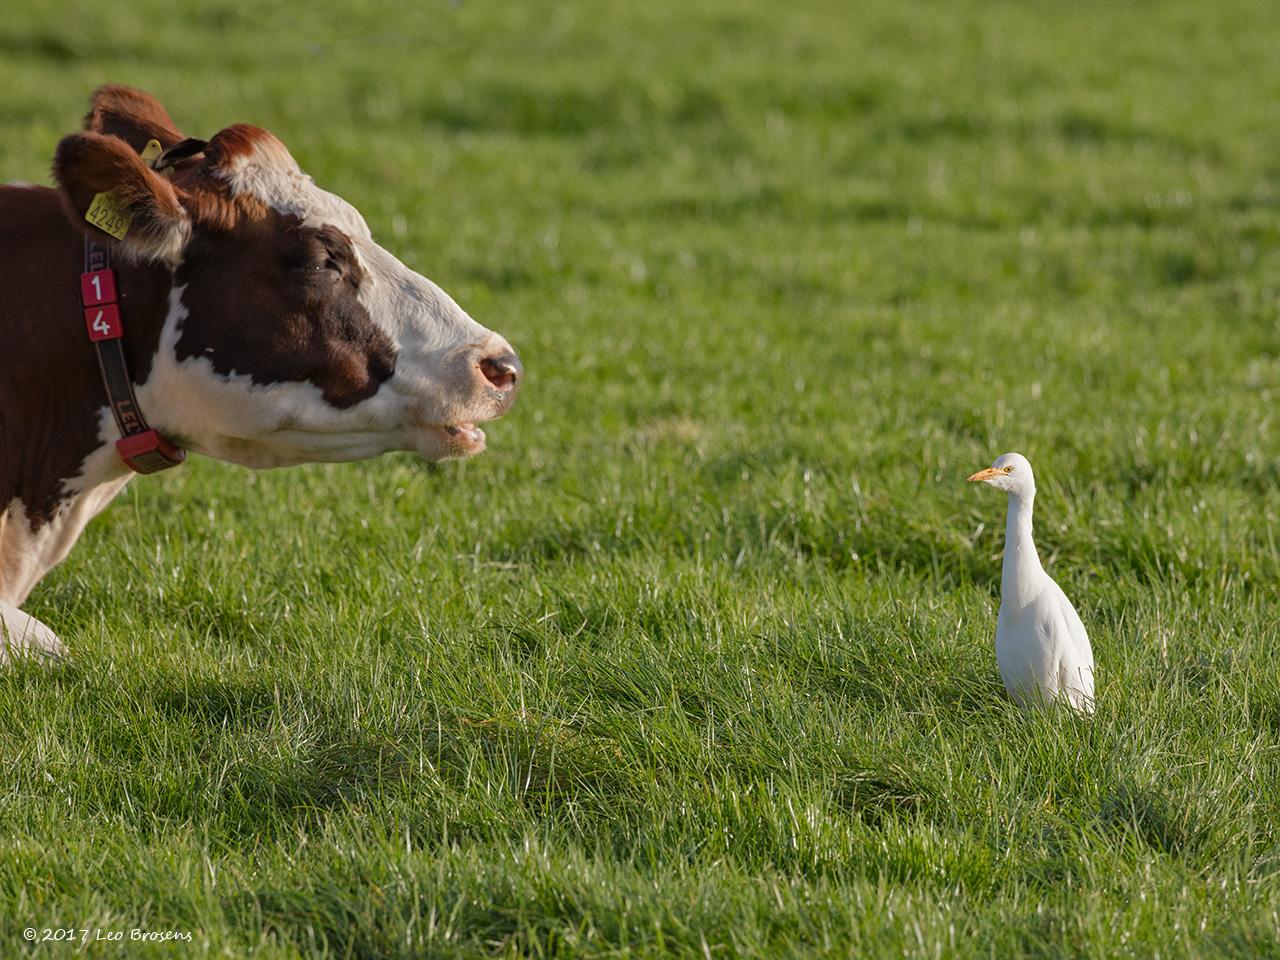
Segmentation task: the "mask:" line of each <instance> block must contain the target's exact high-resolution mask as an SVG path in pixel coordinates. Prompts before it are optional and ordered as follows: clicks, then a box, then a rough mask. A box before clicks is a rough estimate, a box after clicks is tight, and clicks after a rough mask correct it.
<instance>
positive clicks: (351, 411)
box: [0, 85, 523, 663]
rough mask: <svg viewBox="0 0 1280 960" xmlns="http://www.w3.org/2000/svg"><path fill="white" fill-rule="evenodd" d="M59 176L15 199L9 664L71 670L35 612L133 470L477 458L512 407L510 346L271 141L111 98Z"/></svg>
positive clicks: (0, 316) (5, 487) (144, 102)
mask: <svg viewBox="0 0 1280 960" xmlns="http://www.w3.org/2000/svg"><path fill="white" fill-rule="evenodd" d="M53 179H54V181H55V182H56V187H52V188H51V187H43V186H32V185H23V184H11V185H7V186H3V187H0V291H3V309H2V312H0V333H2V334H3V344H2V345H0V351H2V352H3V359H2V360H0V510H3V513H2V514H0V662H6V663H7V662H9V661H10V660H11V659H12V658H14V657H17V656H29V657H34V658H37V659H42V660H43V659H49V658H52V659H56V658H58V657H60V656H62V655H63V646H62V643H61V642H60V641H59V639H58V637H57V636H56V635H55V633H54V632H53V630H51V629H50V628H49V627H48V626H46V625H45V624H44V623H42V622H40V621H39V620H37V619H36V618H34V617H32V616H30V615H29V614H27V613H25V612H24V611H23V610H21V609H20V607H21V605H22V603H23V602H24V601H25V600H26V598H27V596H28V595H29V594H30V592H31V590H32V588H34V587H35V585H36V584H37V583H39V581H40V579H41V578H42V577H43V576H44V575H45V574H46V573H48V571H49V570H50V569H51V568H52V567H54V566H55V565H56V564H58V563H60V562H61V561H62V560H63V559H64V558H65V557H66V556H67V554H68V552H69V551H70V550H71V547H72V546H73V545H74V544H75V542H76V539H77V538H78V537H79V536H80V533H81V532H82V531H83V530H84V527H85V525H86V524H87V523H88V522H89V520H91V519H92V518H93V517H94V515H95V514H97V513H98V512H99V511H100V510H102V509H103V508H104V507H106V506H107V504H108V503H110V502H111V500H112V498H113V497H115V495H116V494H118V493H119V492H120V491H121V489H122V488H123V487H124V485H125V484H126V483H127V482H128V481H129V479H130V478H131V477H132V475H133V474H134V473H135V472H152V471H154V470H155V469H158V468H163V467H167V466H172V465H176V464H178V463H180V462H181V460H182V459H183V457H184V455H185V450H191V451H194V452H196V453H200V454H204V455H206V456H210V457H214V458H216V459H219V460H225V461H230V462H232V463H237V464H242V465H244V466H248V467H253V468H266V467H276V466H285V465H289V464H297V463H307V462H318V461H344V460H356V459H363V458H367V457H374V456H377V455H379V454H381V453H384V452H387V451H391V450H413V451H416V452H417V453H418V454H419V455H421V456H422V457H424V458H425V459H427V460H429V461H437V460H445V459H450V458H459V457H468V456H471V455H473V454H476V453H478V452H480V451H481V450H483V449H484V446H485V435H484V432H483V430H481V428H480V426H479V425H480V424H481V423H484V422H486V421H490V420H493V419H495V418H497V417H500V416H502V415H503V414H504V413H506V412H507V410H508V409H509V408H510V406H511V404H512V401H513V400H514V398H515V396H516V393H517V388H518V386H519V382H520V380H521V378H522V376H523V369H522V367H521V365H520V361H519V360H518V359H517V357H516V354H515V352H514V351H513V350H512V348H511V345H510V344H509V343H508V342H507V341H506V340H505V339H504V338H503V337H502V336H500V335H499V334H497V333H494V332H493V331H491V330H488V329H486V328H485V327H483V326H481V325H480V324H479V323H477V322H476V321H475V320H473V319H472V318H471V317H470V316H468V315H467V313H466V312H465V311H464V310H463V309H462V308H461V307H459V306H458V304H457V303H455V302H454V301H453V299H451V298H450V297H449V295H448V294H446V293H445V292H444V291H443V290H441V289H440V288H439V287H438V286H436V285H435V284H434V283H432V282H431V281H430V280H428V279H427V278H426V277H424V276H422V275H420V274H418V273H415V272H414V271H413V270H410V269H409V268H408V267H406V266H405V265H404V264H403V263H401V262H400V261H399V260H398V259H397V258H396V257H395V256H394V255H392V254H391V253H390V252H388V251H387V250H386V249H384V248H383V247H381V246H380V245H378V243H376V242H375V241H374V239H373V236H372V234H371V233H370V231H369V227H368V225H367V224H366V223H365V221H364V218H363V217H361V215H360V214H359V212H358V211H357V210H356V209H355V208H354V207H353V206H352V205H351V204H349V203H347V202H346V201H345V200H343V199H342V198H340V197H338V196H336V195H334V194H332V193H329V192H327V191H325V190H322V189H320V188H319V187H318V186H316V184H315V183H314V181H313V180H312V179H311V178H310V177H308V176H307V175H306V174H304V173H303V172H302V170H301V169H300V168H299V166H298V164H297V163H296V162H295V160H294V159H293V157H292V156H291V155H290V153H289V151H288V150H287V149H286V148H285V145H284V144H283V143H282V142H281V141H280V140H279V139H277V138H276V137H275V136H274V135H273V134H271V133H270V132H268V131H267V130H264V129H261V128H259V127H254V126H249V125H246V124H236V125H233V126H229V127H226V128H225V129H223V130H221V131H220V132H218V133H216V134H215V135H214V136H212V137H211V138H209V139H208V140H202V139H197V138H189V137H186V136H184V135H183V134H182V133H181V132H179V130H178V128H177V127H176V126H175V125H174V122H173V120H172V119H170V117H169V114H168V113H167V112H166V110H165V109H164V107H163V106H161V104H160V103H159V101H157V100H156V99H155V98H154V97H152V96H151V95H149V94H147V93H144V92H142V91H139V90H134V89H131V88H128V87H123V86H114V85H112V86H104V87H101V88H99V89H98V90H97V91H96V92H95V93H94V94H93V96H92V99H91V103H90V109H89V112H88V114H87V115H86V116H85V118H84V122H83V130H82V131H81V132H78V133H73V134H71V135H69V136H67V137H64V138H63V139H62V141H61V142H60V143H59V144H58V145H57V149H56V151H55V153H54V158H53Z"/></svg>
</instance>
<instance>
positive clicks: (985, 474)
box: [967, 467, 1004, 483]
mask: <svg viewBox="0 0 1280 960" xmlns="http://www.w3.org/2000/svg"><path fill="white" fill-rule="evenodd" d="M1003 476H1004V471H1003V470H997V469H996V468H995V467H987V469H985V470H979V471H978V472H977V473H975V474H974V475H973V476H971V477H970V478H969V479H968V481H967V482H968V483H981V482H982V481H983V480H990V479H991V478H992V477H1003Z"/></svg>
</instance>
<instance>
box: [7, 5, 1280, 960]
mask: <svg viewBox="0 0 1280 960" xmlns="http://www.w3.org/2000/svg"><path fill="white" fill-rule="evenodd" d="M11 7H12V5H10V7H7V8H6V12H5V16H4V21H5V22H4V25H3V26H2V27H0V82H2V83H3V86H4V91H5V92H4V95H3V98H2V99H0V181H4V180H9V179H25V180H33V179H47V173H46V171H47V169H48V164H49V158H50V156H51V154H52V151H53V148H54V145H55V144H56V142H57V139H58V138H59V137H60V136H61V135H62V134H63V133H65V132H68V131H69V130H71V129H72V128H73V127H74V126H75V125H76V123H77V122H78V118H79V116H80V115H81V113H82V112H83V110H84V107H85V104H86V102H87V96H88V93H89V91H90V90H91V89H92V88H93V87H94V86H96V85H98V84H99V83H102V82H105V81H116V82H126V83H132V84H135V85H137V86H141V87H144V88H146V89H149V90H151V91H153V92H155V93H157V94H159V95H160V96H161V97H162V98H163V99H164V100H165V101H166V102H167V103H168V104H169V106H170V109H171V111H172V113H173V114H174V116H175V118H176V119H177V120H178V121H179V123H180V124H181V125H183V126H184V127H185V128H186V130H187V132H189V133H192V134H202V135H208V134H211V133H212V132H214V131H216V130H217V129H219V128H220V127H221V126H223V125H226V124H229V123H232V122H236V121H250V122H254V123H258V124H260V125H263V126H267V127H270V128H271V129H272V130H274V131H275V132H276V133H278V134H279V135H280V136H281V137H282V138H283V139H284V140H285V141H286V142H287V143H288V144H289V145H290V146H291V147H292V149H293V151H294V153H295V155H296V156H297V157H298V159H299V161H300V162H301V163H302V165H303V166H304V168H306V169H307V170H308V171H309V172H311V173H312V174H314V175H315V176H316V178H317V179H318V180H319V181H320V182H321V183H322V184H323V185H325V186H327V187H329V188H330V189H333V190H335V191H337V192H339V193H341V194H343V195H344V196H346V197H347V198H348V199H350V200H351V201H353V202H354V203H355V204H356V205H357V206H359V207H360V208H361V210H362V211H363V212H364V213H365V214H366V216H367V218H368V220H369V222H370V224H371V225H372V227H373V229H374V232H375V234H376V235H378V236H379V237H380V238H381V239H382V241H383V242H384V243H385V244H386V245H387V246H388V247H390V248H391V249H393V250H394V251H396V252H397V253H398V254H399V255H400V256H401V257H402V258H403V259H404V260H405V261H406V262H408V263H409V264H410V265H412V266H414V267H415V268H417V269H419V270H421V271H423V272H424V273H426V274H427V275H428V276H430V277H432V278H433V279H435V280H436V281H438V282H439V283H440V284H441V285H443V286H444V287H445V288H446V289H447V290H449V291H450V292H451V293H452V294H454V296H455V297H456V298H457V299H458V300H459V301H460V302H461V303H462V304H463V305H464V306H465V307H466V308H467V309H468V310H469V311H470V312H471V313H472V314H473V315H474V316H475V317H476V318H477V319H479V320H480V321H481V322H483V323H485V324H486V325H488V326H491V327H493V328H495V329H497V330H499V331H501V332H503V333H504V334H506V335H507V336H508V337H509V338H510V339H511V341H512V342H513V343H514V344H516V346H517V347H518V349H519V350H520V352H521V354H522V357H523V359H524V361H525V364H526V367H527V370H528V373H529V376H528V382H527V384H526V387H525V390H524V392H523V395H522V397H521V400H520V402H519V404H518V405H517V407H516V408H515V410H514V411H513V413H512V414H511V415H510V416H509V417H508V418H507V419H506V420H504V421H502V422H500V423H498V424H495V425H494V426H493V427H492V428H491V429H490V430H489V437H490V451H489V452H488V453H487V454H485V455H484V456H483V457H482V458H479V459H477V460H474V461H471V462H467V463H463V464H446V465H443V466H441V467H438V468H429V467H426V466H424V465H423V464H422V463H420V462H418V461H416V460H415V459H413V458H411V457H409V456H395V457H388V458H384V459H382V460H379V461H376V462H370V463H364V464H354V465H342V466H316V467H309V468H302V469H293V470H288V471H279V472H273V473H264V474H252V473H250V472H248V471H245V470H242V469H239V468H235V467H230V466H225V465H221V464H218V463H214V462H211V461H207V460H199V461H196V462H192V463H190V464H189V465H188V466H187V467H184V468H183V469H182V470H180V471H175V472H174V473H173V474H172V475H167V476H163V477H160V478H149V479H143V480H140V481H137V482H135V483H134V484H133V485H132V486H131V487H130V489H129V490H128V492H127V493H126V494H125V495H124V496H123V497H122V498H121V499H120V500H119V501H118V502H117V503H116V504H115V505H114V506H113V507H112V509H110V510H109V511H108V512H107V513H106V514H105V515H104V516H103V517H102V518H101V519H99V520H98V521H95V523H94V524H93V525H92V526H91V527H90V529H89V531H88V532H87V534H86V536H85V537H84V539H83V540H82V542H81V544H80V546H79V548H78V549H77V551H76V552H75V553H73V555H72V557H71V559H70V560H69V561H68V562H67V563H66V564H65V565H64V566H62V567H61V568H59V569H58V570H57V571H55V572H54V573H53V574H52V575H51V576H49V577H48V578H47V579H46V580H45V581H44V583H43V584H42V585H41V586H40V587H39V588H38V590H37V591H36V593H35V594H34V595H33V597H32V599H31V601H30V602H29V604H28V607H27V608H28V609H29V610H30V611H31V612H32V613H34V614H35V615H37V616H39V617H40V618H42V619H43V620H45V621H46V622H48V623H50V624H51V625H52V626H53V627H54V628H55V629H57V630H58V631H59V633H60V634H61V635H62V637H63V639H64V640H65V641H66V642H67V644H68V646H69V647H70V649H71V650H72V653H73V656H72V659H71V662H70V663H68V664H67V665H65V666H63V667H60V668H58V669H54V670H50V671H44V670H40V669H32V668H24V669H17V670H10V671H7V672H4V673H3V674H0V750H2V751H3V754H2V755H3V761H4V762H3V765H0V955H3V956H11V955H15V954H18V953H20V952H21V951H23V950H26V951H28V952H29V953H31V954H34V955H37V956H42V957H61V956H70V955H73V954H75V955H79V953H78V952H77V951H80V952H87V953H89V954H92V955H98V954H111V953H120V954H122V955H129V956H134V955H138V954H137V953H136V952H135V951H136V947H135V946H134V945H130V944H125V945H123V946H120V945H117V946H116V947H112V946H110V945H108V946H105V947H103V946H100V945H99V946H94V945H89V946H85V947H73V946H69V945H67V944H43V945H38V946H36V947H34V948H33V947H31V946H30V945H28V944H25V943H24V941H23V939H22V931H23V929H24V928H26V927H35V928H45V927H76V928H90V929H93V928H101V929H102V930H126V931H127V930H130V929H132V928H143V929H148V930H180V931H189V932H191V933H192V936H193V942H192V943H191V944H190V945H179V946H177V947H174V946H168V947H163V948H156V949H155V950H154V953H155V954H156V955H167V956H168V955H208V956H225V957H239V956H261V957H295V956H334V957H362V958H363V957H367V958H375V957H402V956H403V957H409V956H440V957H445V956H462V957H471V956H474V957H479V956H490V955H493V956H499V957H508V956H518V955H519V956H534V957H548V956H557V957H628V958H630V957H660V956H686V957H711V958H723V957H782V956H800V955H813V956H827V957H847V956H862V957H886V956H910V957H916V956H929V957H997V958H1005V957H1013V956H1039V957H1063V956H1081V957H1110V956H1135V957H1149V956H1156V955H1158V956H1160V957H1165V958H1172V957H1197V956H1205V957H1208V956H1214V957H1222V956H1226V957H1241V958H1244V957H1258V956H1277V955H1280V934H1278V932H1277V931H1278V930H1280V662H1278V661H1280V656H1278V650H1280V627H1278V625H1277V624H1278V617H1277V612H1278V611H1280V603H1278V602H1277V584H1278V582H1280V547H1278V545H1277V530H1278V529H1280V527H1278V525H1277V514H1280V483H1278V481H1280V468H1278V466H1277V463H1278V459H1280V458H1278V449H1280V448H1278V442H1280V427H1278V425H1277V417H1276V413H1275V410H1276V403H1277V397H1278V396H1280V58H1278V57H1277V56H1276V50H1277V49H1280V17H1277V16H1276V11H1275V8H1274V4H1271V3H1269V2H1266V0H1258V2H1243V0H1220V2H1218V3H1215V4H1206V3H1202V2H1197V0H1186V2H1171V3H1132V4H1110V3H1100V2H1084V3H1079V4H1052V3H1047V2H1018V3H1013V2H1009V3H976V2H975V3H941V2H936V3H933V2H931V3H915V4H901V3H894V2H888V0H886V2H883V3H876V4H870V3H869V4H865V5H864V4H859V5H852V4H845V3H840V2H835V0H832V2H809V0H804V2H798V3H789V4H776V3H772V2H769V0H738V2H734V3H729V2H715V3H712V2H708V0H683V2H679V3H676V2H658V3H649V4H634V3H630V2H623V0H598V2H597V0H593V2H590V3H585V4H581V5H575V4H552V3H543V2H536V3H529V4H497V3H481V2H477V0H466V2H458V3H445V2H434V0H433V2H430V3H426V4H420V5H411V4H408V3H398V2H396V3H393V2H389V0H371V2H369V3H367V4H362V5H353V4H341V3H337V2H332V0H330V2H320V0H311V2H309V3H307V4H306V5H305V7H304V6H303V5H297V7H298V8H297V9H296V10H294V11H292V12H290V11H288V10H286V8H285V5H271V4H260V5H256V6H255V7H253V8H247V7H243V6H241V5H239V4H233V3H230V2H225V0H219V2H214V3H202V4H199V5H196V4H190V5H189V6H187V7H184V6H183V5H182V4H176V5H175V4H174V3H172V2H160V0H137V2H130V3H128V4H123V5H112V4H88V3H84V2H69V0H41V3H40V4H39V5H37V4H35V3H34V2H33V0H19V2H18V8H17V9H16V10H15V9H11ZM356 11H358V12H356ZM1006 450H1020V451H1022V452H1024V453H1026V454H1027V455H1028V456H1029V457H1030V458H1031V459H1032V461H1033V462H1034V464H1035V465H1036V468H1037V473H1038V478H1039V486H1040V497H1039V499H1038V503H1037V520H1038V526H1037V534H1038V540H1039V543H1040V547H1041V553H1042V556H1043V557H1044V559H1045V562H1046V566H1047V567H1048V568H1049V570H1050V572H1051V573H1052V574H1053V575H1054V576H1055V577H1056V578H1057V579H1058V581H1059V582H1060V583H1061V584H1062V585H1063V587H1064V589H1065V590H1066V591H1067V593H1068V594H1069V595H1070V596H1071V597H1073V599H1074V600H1075V602H1076V606H1077V607H1078V609H1079V610H1080V613H1081V616H1082V617H1083V619H1084V622H1085V624H1086V625H1087V627H1088V629H1089V631H1090V634H1091V636H1092V639H1093V647H1094V651H1095V654H1096V656H1097V659H1098V664H1099V670H1098V684H1099V694H1100V700H1099V705H1098V713H1097V716H1096V718H1094V719H1093V720H1091V721H1087V722H1085V721H1081V720H1079V719H1077V718H1074V717H1072V716H1068V715H1063V714H1062V713H1057V714H1050V715H1026V714H1023V713H1021V712H1019V711H1018V710H1017V709H1016V708H1014V707H1013V706H1012V705H1011V704H1010V703H1008V702H1007V700H1006V699H1005V696H1004V693H1003V688H1002V686H1001V683H1000V679H999V676H998V673H997V670H996V665H995V657H994V651H993V646H992V635H993V631H994V624H995V614H996V607H997V603H998V592H999V559H1000V550H1001V540H1002V537H1003V521H1004V510H1005V503H1004V498H1003V496H1000V495H997V494H995V493H993V492H991V491H989V490H985V489H974V488H970V487H967V486H966V485H965V484H964V482H963V480H964V477H965V476H967V475H968V474H969V473H970V472H972V471H973V470H976V469H978V468H979V467H983V466H986V465H987V464H989V463H990V462H991V460H992V459H993V458H994V457H995V456H996V455H997V454H999V453H1002V452H1004V451H1006Z"/></svg>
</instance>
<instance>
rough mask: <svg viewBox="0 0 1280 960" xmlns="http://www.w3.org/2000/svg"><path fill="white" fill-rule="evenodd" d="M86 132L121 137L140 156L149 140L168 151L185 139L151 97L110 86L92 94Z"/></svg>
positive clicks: (114, 85)
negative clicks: (157, 141) (154, 141)
mask: <svg viewBox="0 0 1280 960" xmlns="http://www.w3.org/2000/svg"><path fill="white" fill-rule="evenodd" d="M84 129H86V130H88V131H90V132H91V133H101V134H105V135H106V136H110V137H119V138H120V139H121V140H123V141H125V142H126V143H127V144H129V146H131V147H133V149H134V151H135V152H138V153H141V152H142V148H143V147H145V146H146V145H147V141H148V140H159V141H160V146H162V147H164V148H165V149H166V150H167V149H169V148H170V147H172V146H173V145H174V144H175V143H177V142H178V141H179V140H181V139H182V134H181V133H180V132H179V130H178V127H177V125H176V124H174V122H173V120H171V119H170V118H169V113H168V111H166V110H165V108H164V107H162V106H161V105H160V101H159V100H157V99H156V98H155V97H153V96H151V94H149V93H144V92H143V91H141V90H135V89H133V88H132V87H124V86H120V85H119V84H107V85H106V86H102V87H99V88H98V89H97V90H95V91H94V92H93V99H92V100H91V102H90V105H89V112H88V113H86V114H85V115H84Z"/></svg>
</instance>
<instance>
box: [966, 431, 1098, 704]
mask: <svg viewBox="0 0 1280 960" xmlns="http://www.w3.org/2000/svg"><path fill="white" fill-rule="evenodd" d="M969 482H970V483H986V484H989V485H991V486H993V487H995V488H996V489H997V490H1004V491H1006V492H1007V493H1008V494H1009V519H1008V522H1007V523H1006V524H1005V532H1004V566H1003V568H1002V570H1001V574H1000V615H999V617H998V618H997V620H996V662H998V663H999V664H1000V676H1001V678H1002V679H1003V680H1004V686H1005V689H1006V690H1008V691H1009V695H1010V696H1011V697H1013V699H1014V700H1016V701H1018V703H1020V704H1022V705H1023V706H1037V705H1043V704H1047V703H1051V702H1053V701H1055V700H1057V699H1059V698H1062V699H1065V700H1066V701H1067V703H1069V704H1070V705H1071V707H1072V708H1073V709H1075V710H1080V711H1082V712H1084V713H1092V712H1093V650H1092V649H1091V648H1090V647H1089V636H1088V634H1086V633H1085V630H1084V624H1083V623H1081V622H1080V616H1079V614H1077V613H1076V609H1075V607H1073V606H1072V605H1071V601H1070V600H1068V599H1067V595H1066V594H1065V593H1063V592H1062V588H1061V587H1059V586H1058V585H1057V584H1056V583H1054V582H1053V578H1052V577H1050V576H1049V574H1047V573H1045V572H1044V567H1042V566H1041V565H1040V557H1039V556H1038V555H1037V554H1036V545H1035V542H1034V541H1033V540H1032V539H1031V508H1032V505H1033V504H1034V503H1035V498H1036V478H1035V475H1034V474H1033V473H1032V472H1031V464H1030V463H1028V462H1027V458H1026V457H1024V456H1023V455H1022V454H1020V453H1006V454H1004V456H1002V457H1000V458H999V459H998V460H996V462H995V463H993V464H992V465H991V466H990V467H988V468H987V469H986V470H979V471H978V472H977V473H975V474H974V475H973V476H971V477H969Z"/></svg>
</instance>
